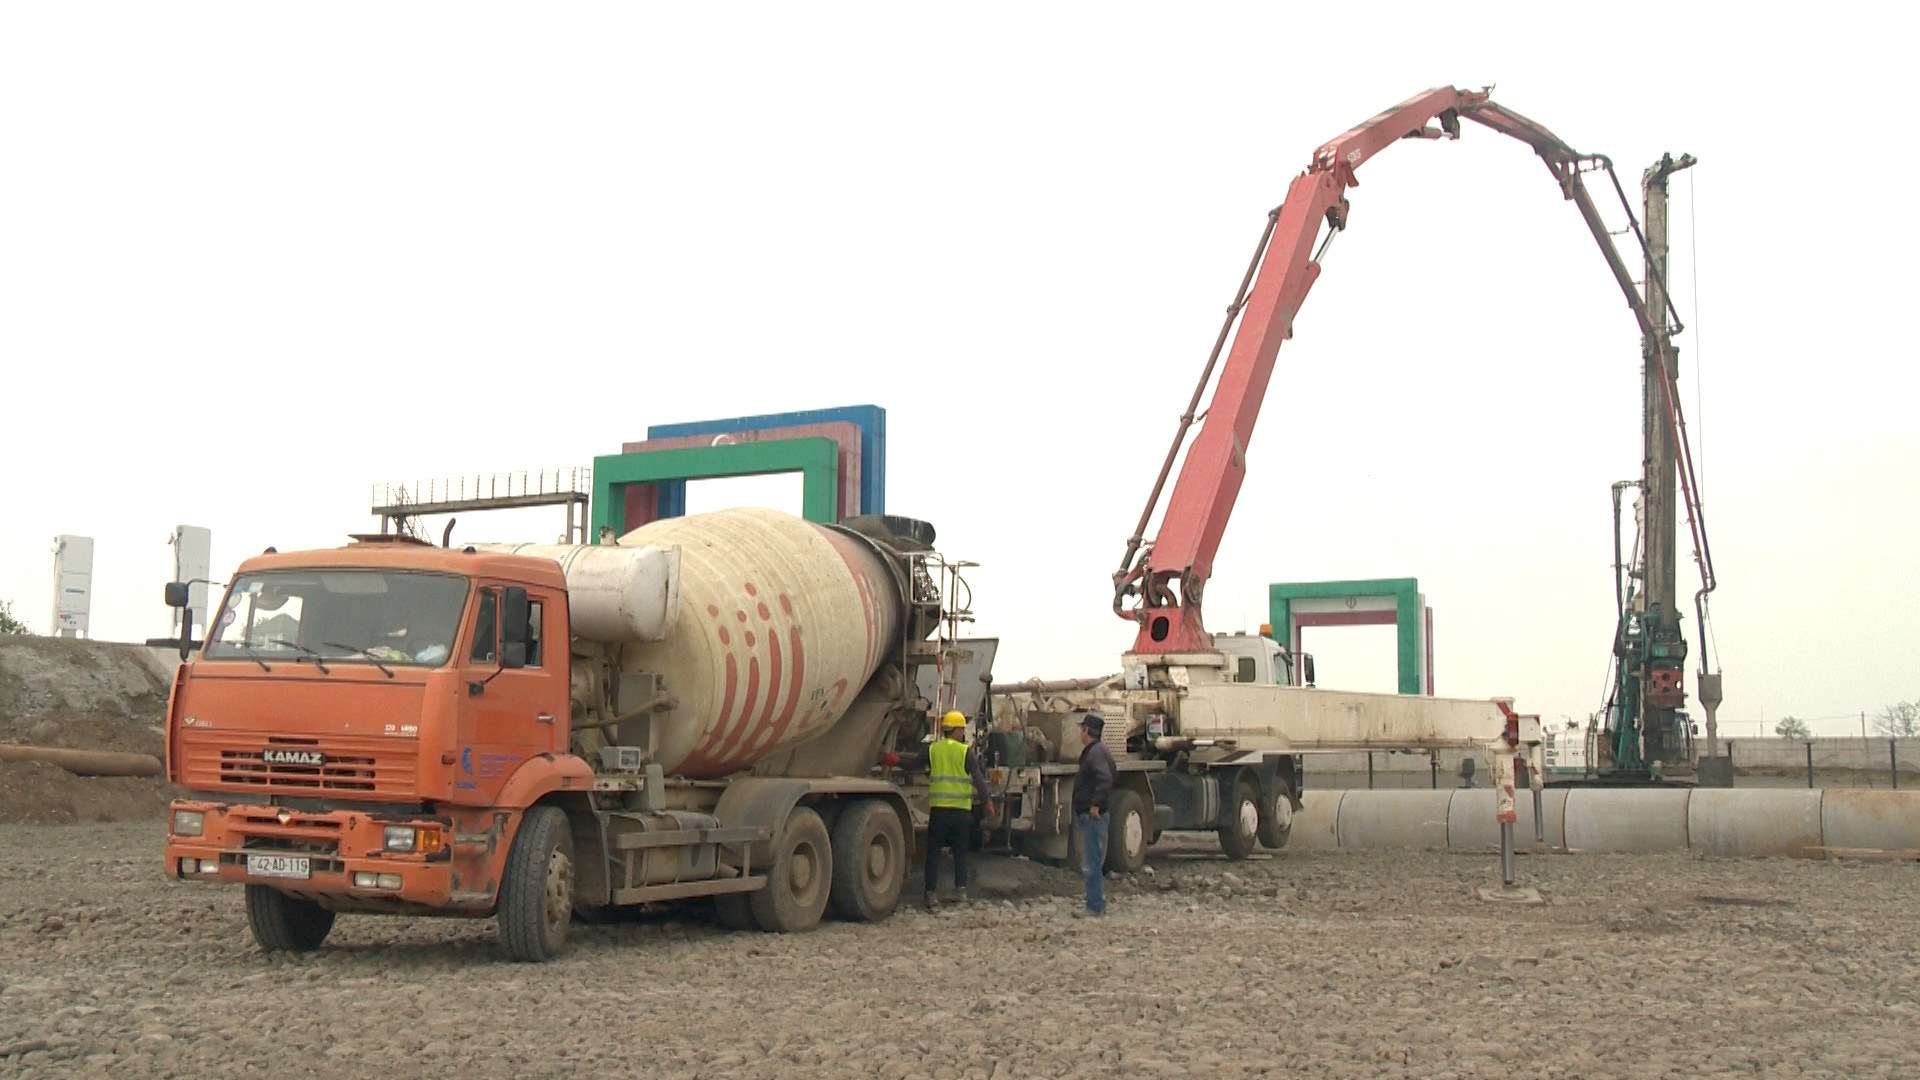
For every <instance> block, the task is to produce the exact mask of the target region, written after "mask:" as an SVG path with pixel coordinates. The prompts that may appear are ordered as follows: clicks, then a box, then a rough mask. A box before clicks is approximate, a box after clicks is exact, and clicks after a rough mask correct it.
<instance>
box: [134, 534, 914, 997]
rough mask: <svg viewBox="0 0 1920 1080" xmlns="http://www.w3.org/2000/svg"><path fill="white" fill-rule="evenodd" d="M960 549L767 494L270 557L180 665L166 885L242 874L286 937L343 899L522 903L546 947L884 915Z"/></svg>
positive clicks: (304, 935)
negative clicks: (894, 749)
mask: <svg viewBox="0 0 1920 1080" xmlns="http://www.w3.org/2000/svg"><path fill="white" fill-rule="evenodd" d="M932 539H933V535H932V529H931V528H930V527H928V526H926V525H925V524H924V523H921V522H915V521H912V520H910V519H904V518H892V517H885V518H881V517H875V518H867V519H859V520H856V521H853V522H850V523H847V524H846V525H843V526H824V525H815V524H812V523H809V522H806V521H803V520H800V519H798V518H795V517H791V516H789V515H786V514H782V513H779V512H777V511H772V510H761V509H739V510H728V511H722V512H719V513H714V514H704V515H697V516H693V517H684V518H674V519H668V520H664V521H658V522H654V523H653V524H650V525H647V526H645V527H643V528H640V529H638V530H635V531H634V532H632V533H629V534H628V535H626V536H624V537H622V538H620V539H619V541H618V542H617V543H615V544H611V545H599V546H565V545H472V546H466V547H433V546H430V545H428V544H425V543H422V542H420V541H418V540H414V539H411V538H407V537H401V536H388V535H380V536H371V535H362V536H356V537H354V539H353V542H352V543H350V544H348V545H347V546H345V547H341V548H335V549H330V550H320V551H299V552H278V553H276V552H273V551H271V550H269V551H268V553H266V554H264V555H260V556H257V557H254V558H252V559H249V560H247V561H246V562H245V563H243V564H242V565H241V566H240V568H239V570H238V571H237V572H236V574H235V576H234V578H233V580H232V582H231V583H230V584H229V586H228V588H227V593H226V597H225V600H224V601H223V603H222V604H221V607H220V610H219V613H218V615H217V616H215V617H214V621H213V624H212V625H211V626H209V627H207V628H206V633H205V644H204V645H203V646H202V647H201V648H200V649H199V650H198V652H196V653H194V654H193V655H192V656H191V657H190V658H189V659H188V660H187V661H186V662H184V663H183V664H182V665H181V667H180V669H179V671H178V673H177V675H176V676H175V679H174V685H173V693H172V699H171V703H170V705H169V710H168V720H167V769H168V774H169V776H170V778H171V779H172V780H173V782H174V783H175V784H177V785H179V786H180V787H181V788H182V789H184V792H185V793H184V796H183V797H182V798H180V799H178V800H176V801H175V802H174V803H173V805H172V814H171V817H170V821H169V828H168V835H167V844H166V868H167V873H168V874H169V875H170V876H172V877H175V878H177V879H179V880H181V881H188V882H205V883H209V884H212V883H223V884H230V885H242V886H244V887H245V889H246V906H247V917H248V921H249V923H250V925H251V927H252V931H253V936H254V938H255V940H256V941H258V942H259V944H260V945H261V947H262V948H264V949H268V950H294V951H303V950H311V949H314V948H317V947H319V945H320V944H321V942H322V941H323V940H324V939H325V938H326V936H327V934H328V932H329V931H330V930H331V929H332V926H333V922H334V918H335V916H336V915H337V914H339V913H342V912H371V913H394V914H431V915H455V916H470V917H488V916H497V917H498V919H499V928H500V940H501V942H502V945H503V946H504V948H505V950H506V952H507V953H508V954H509V955H510V956H512V957H514V958H515V959H520V960H544V959H547V958H550V957H552V956H554V955H555V954H556V953H557V952H558V951H559V950H560V949H561V947H562V945H563V942H564V941H565V938H566V934H567V928H568V923H569V920H570V919H571V918H572V917H573V915H574V914H575V912H576V910H578V911H580V912H583V913H587V914H591V913H594V912H596V911H601V910H604V909H606V908H609V907H615V906H621V905H633V904H645V903H653V902H661V901H669V900H680V899H686V898H691V897H705V896H710V897H712V898H713V900H714V905H715V908H716V911H717V914H718V917H719V918H720V920H721V921H722V922H724V923H727V924H728V925H730V926H734V927H737V928H742V929H745V928H750V927H758V928H761V929H765V930H774V931H796V930H805V929H808V928H811V927H812V926H814V925H815V924H816V923H818V922H819V920H820V918H821V916H822V914H823V912H824V911H825V909H826V908H827V906H828V905H829V904H831V905H832V906H833V908H834V909H835V910H836V911H837V912H839V913H840V914H842V915H843V916H846V917H849V918H854V919H864V920H878V919H883V918H885V917H887V915H888V914H890V913H891V912H892V910H893V908H894V905H895V903H896V902H897V900H898V899H899V895H900V890H901V883H902V881H903V879H904V875H905V872H906V866H907V862H908V859H909V856H910V854H911V848H910V840H911V839H912V837H913V836H914V833H915V824H916V821H919V820H922V819H923V818H924V809H923V806H924V803H921V804H919V805H918V806H916V805H914V804H913V803H911V802H910V798H911V797H912V796H913V795H914V792H913V790H912V789H910V788H909V787H907V786H905V785H902V784H899V783H895V782H893V781H892V780H890V779H889V778H888V776H887V775H886V774H884V773H883V772H882V771H881V770H879V769H878V768H877V767H876V766H877V764H878V763H879V762H880V760H881V757H882V754H883V752H884V751H885V750H886V749H889V748H890V747H891V746H892V745H894V743H895V741H896V740H898V741H901V742H907V741H914V740H917V739H918V738H919V737H920V735H921V734H922V732H924V730H925V721H926V709H927V702H925V701H924V700H923V699H922V698H921V696H920V694H919V692H918V690H917V689H916V686H915V669H916V668H917V667H918V666H919V665H921V664H926V663H932V662H933V661H934V659H935V656H936V649H935V646H934V644H933V643H932V642H929V641H927V640H926V639H927V638H928V636H929V635H930V634H931V633H932V632H933V630H934V629H935V627H936V626H937V625H938V624H939V620H940V617H941V597H940V589H939V585H938V581H937V574H932V573H929V572H928V561H929V559H932V560H934V561H936V562H937V559H938V557H937V556H934V555H932V554H931V549H930V547H929V545H930V544H931V542H932ZM177 591H184V590H183V588H182V589H180V590H170V592H169V600H170V601H172V600H176V599H180V598H179V597H178V596H177V595H176V592H177Z"/></svg>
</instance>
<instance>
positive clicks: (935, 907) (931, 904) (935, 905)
mask: <svg viewBox="0 0 1920 1080" xmlns="http://www.w3.org/2000/svg"><path fill="white" fill-rule="evenodd" d="M927 910H928V911H939V910H940V894H939V893H928V894H927Z"/></svg>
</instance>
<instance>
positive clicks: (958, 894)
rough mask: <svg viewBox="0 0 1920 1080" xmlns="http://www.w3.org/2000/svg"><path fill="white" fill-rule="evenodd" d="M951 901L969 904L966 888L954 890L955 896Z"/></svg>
mask: <svg viewBox="0 0 1920 1080" xmlns="http://www.w3.org/2000/svg"><path fill="white" fill-rule="evenodd" d="M951 899H952V901H953V902H954V903H956V904H964V903H967V902H968V901H967V889H966V886H964V885H962V886H961V887H960V888H958V889H955V890H953V896H952V898H951Z"/></svg>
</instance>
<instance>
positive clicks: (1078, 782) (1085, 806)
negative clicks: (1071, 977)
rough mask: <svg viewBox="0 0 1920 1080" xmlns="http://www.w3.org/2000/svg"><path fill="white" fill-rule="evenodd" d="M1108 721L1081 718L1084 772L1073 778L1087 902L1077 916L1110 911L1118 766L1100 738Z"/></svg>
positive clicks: (1096, 716) (1096, 717) (1089, 716)
mask: <svg viewBox="0 0 1920 1080" xmlns="http://www.w3.org/2000/svg"><path fill="white" fill-rule="evenodd" d="M1105 730H1106V721H1104V720H1102V719H1101V718H1100V714H1098V713H1088V714H1087V715H1085V716H1083V717H1081V718H1080V772H1079V773H1078V774H1077V775H1075V776H1074V778H1073V821H1074V825H1075V827H1076V828H1078V829H1079V830H1080V876H1081V877H1082V878H1084V879H1086V884H1087V903H1086V906H1085V907H1081V908H1075V909H1074V912H1073V917H1074V918H1076V919H1079V918H1085V917H1088V916H1100V915H1105V914H1106V913H1107V894H1106V888H1105V886H1106V881H1105V879H1104V877H1103V876H1102V875H1103V874H1104V872H1105V868H1106V863H1107V828H1108V824H1109V822H1108V820H1107V796H1109V795H1111V794H1113V784H1114V780H1115V775H1116V770H1115V768H1114V765H1113V752H1112V751H1110V750H1108V749H1107V744H1106V743H1103V742H1101V741H1100V736H1101V734H1102V733H1103V732H1104V731H1105Z"/></svg>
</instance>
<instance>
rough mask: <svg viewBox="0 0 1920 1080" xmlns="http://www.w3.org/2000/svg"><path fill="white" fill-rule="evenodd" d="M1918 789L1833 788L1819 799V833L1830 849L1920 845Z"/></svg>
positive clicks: (1899, 848)
mask: <svg viewBox="0 0 1920 1080" xmlns="http://www.w3.org/2000/svg"><path fill="white" fill-rule="evenodd" d="M1916 807H1920V792H1913V791H1845V790H1834V791H1828V792H1827V793H1826V798H1824V799H1821V800H1820V833H1821V836H1822V837H1823V838H1824V839H1825V842H1826V846H1827V847H1832V848H1869V849H1876V850H1880V851H1911V850H1914V849H1915V848H1920V829H1916V828H1915V820H1916V817H1917V816H1920V811H1916Z"/></svg>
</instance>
